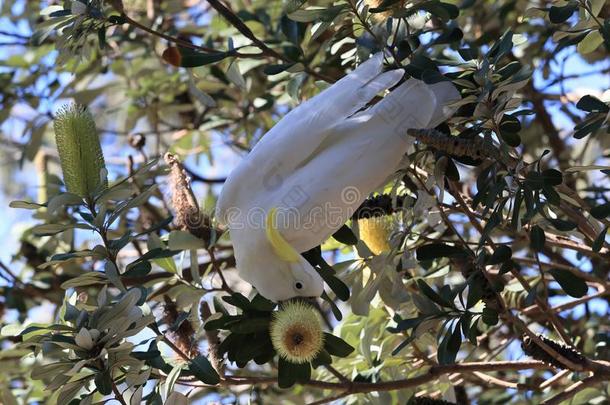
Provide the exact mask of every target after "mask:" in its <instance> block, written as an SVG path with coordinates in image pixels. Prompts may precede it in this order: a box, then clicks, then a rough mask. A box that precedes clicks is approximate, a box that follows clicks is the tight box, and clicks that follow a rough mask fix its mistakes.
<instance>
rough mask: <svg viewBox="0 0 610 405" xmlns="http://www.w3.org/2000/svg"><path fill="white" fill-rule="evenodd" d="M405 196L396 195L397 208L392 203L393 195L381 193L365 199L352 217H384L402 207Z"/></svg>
mask: <svg viewBox="0 0 610 405" xmlns="http://www.w3.org/2000/svg"><path fill="white" fill-rule="evenodd" d="M403 201H404V196H401V195H399V196H396V208H394V206H393V204H392V196H391V195H389V194H379V195H376V196H375V197H370V198H367V199H366V200H364V202H363V203H362V204H360V207H358V209H357V210H356V212H354V215H352V219H361V218H374V217H382V216H384V215H392V214H394V213H395V212H398V211H400V210H401V209H402V206H403Z"/></svg>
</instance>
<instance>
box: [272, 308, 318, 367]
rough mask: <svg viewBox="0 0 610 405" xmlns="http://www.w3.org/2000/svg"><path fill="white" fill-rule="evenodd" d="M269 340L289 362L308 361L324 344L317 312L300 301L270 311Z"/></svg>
mask: <svg viewBox="0 0 610 405" xmlns="http://www.w3.org/2000/svg"><path fill="white" fill-rule="evenodd" d="M271 342H272V343H273V347H274V348H275V350H276V351H277V352H278V354H279V355H280V356H281V357H282V358H284V359H285V360H287V361H289V362H291V363H296V364H302V363H308V362H310V361H312V360H313V359H314V358H316V356H317V355H318V354H319V353H320V351H321V350H322V347H323V346H324V342H323V332H322V320H321V319H320V315H319V314H318V312H317V311H316V310H315V309H314V308H313V307H312V306H311V305H308V304H306V303H304V302H301V301H292V302H288V303H286V304H285V305H284V306H283V307H282V308H281V309H280V310H279V311H277V312H275V313H274V315H273V321H271Z"/></svg>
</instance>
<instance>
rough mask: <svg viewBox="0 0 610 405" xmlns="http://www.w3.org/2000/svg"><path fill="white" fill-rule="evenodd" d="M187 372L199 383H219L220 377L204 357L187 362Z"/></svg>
mask: <svg viewBox="0 0 610 405" xmlns="http://www.w3.org/2000/svg"><path fill="white" fill-rule="evenodd" d="M189 371H190V372H191V373H192V374H193V375H194V376H195V377H197V378H198V379H199V381H201V382H203V383H205V384H209V385H216V384H218V383H219V382H220V377H219V376H218V373H216V370H214V367H212V364H210V362H209V361H208V359H207V358H206V357H205V356H202V355H199V356H197V357H195V358H194V359H193V360H191V361H190V362H189Z"/></svg>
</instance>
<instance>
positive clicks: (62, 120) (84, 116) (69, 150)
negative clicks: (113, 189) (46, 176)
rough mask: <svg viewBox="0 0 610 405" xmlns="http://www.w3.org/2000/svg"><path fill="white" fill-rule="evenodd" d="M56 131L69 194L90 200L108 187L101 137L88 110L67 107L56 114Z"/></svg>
mask: <svg viewBox="0 0 610 405" xmlns="http://www.w3.org/2000/svg"><path fill="white" fill-rule="evenodd" d="M54 129H55V141H56V143H57V151H58V152H59V159H60V161H61V170H62V172H63V175H64V183H65V184H66V188H67V189H68V191H69V192H71V193H74V194H77V195H79V196H81V197H83V198H87V197H89V196H91V195H92V194H93V193H94V192H95V191H96V190H98V189H99V188H100V187H107V185H108V180H107V179H106V170H105V169H106V164H105V163H104V155H103V154H102V147H101V145H100V138H99V136H98V134H97V130H96V128H95V122H94V121H93V117H92V116H91V113H90V112H89V111H88V110H87V108H86V107H84V106H82V105H76V104H73V105H69V106H64V107H63V108H62V109H61V110H60V111H59V112H58V113H57V117H56V118H55V121H54ZM102 169H104V170H103V171H102Z"/></svg>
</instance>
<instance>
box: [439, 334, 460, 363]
mask: <svg viewBox="0 0 610 405" xmlns="http://www.w3.org/2000/svg"><path fill="white" fill-rule="evenodd" d="M461 345H462V332H461V328H460V327H459V325H456V326H455V327H454V328H453V331H452V330H451V328H449V329H447V331H446V333H445V336H444V337H443V340H442V341H441V343H440V345H439V347H438V353H437V356H438V362H439V363H440V364H451V363H455V358H456V356H457V354H458V351H459V350H460V346H461Z"/></svg>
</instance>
